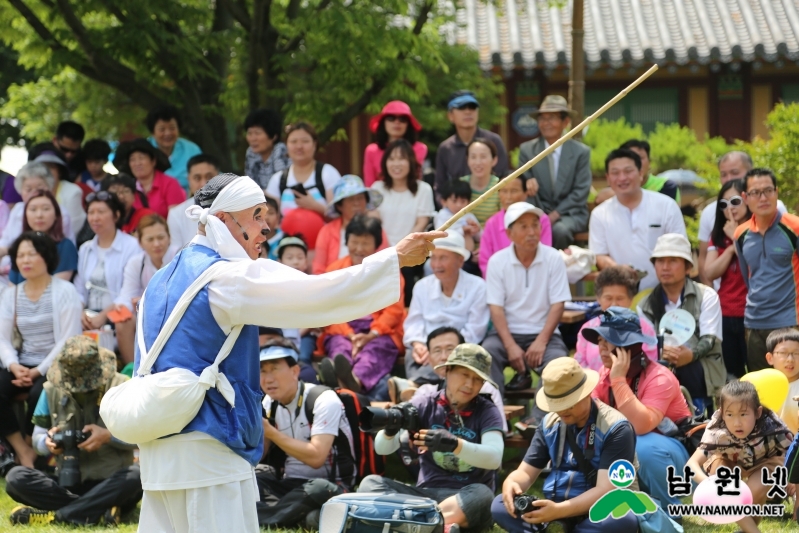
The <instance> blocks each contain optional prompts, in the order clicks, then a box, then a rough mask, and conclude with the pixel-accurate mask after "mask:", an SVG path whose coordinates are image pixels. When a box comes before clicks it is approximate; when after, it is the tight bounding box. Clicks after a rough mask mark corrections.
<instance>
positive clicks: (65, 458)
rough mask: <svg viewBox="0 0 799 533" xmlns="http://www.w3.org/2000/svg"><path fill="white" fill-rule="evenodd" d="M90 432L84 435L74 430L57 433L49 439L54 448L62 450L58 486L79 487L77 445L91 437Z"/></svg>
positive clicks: (78, 451)
mask: <svg viewBox="0 0 799 533" xmlns="http://www.w3.org/2000/svg"><path fill="white" fill-rule="evenodd" d="M91 435H92V434H91V432H89V431H87V432H86V433H84V432H83V431H80V430H75V429H64V430H62V431H58V432H56V433H55V434H53V436H52V437H51V438H52V439H53V442H54V443H55V445H56V447H58V448H62V449H63V450H64V453H63V454H62V456H61V457H62V459H61V468H59V470H58V484H59V485H61V486H62V487H76V486H78V485H80V455H79V454H80V450H79V449H78V444H80V443H82V442H84V441H85V440H86V439H88V438H89V437H91Z"/></svg>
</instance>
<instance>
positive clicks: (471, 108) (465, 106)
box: [455, 103, 477, 111]
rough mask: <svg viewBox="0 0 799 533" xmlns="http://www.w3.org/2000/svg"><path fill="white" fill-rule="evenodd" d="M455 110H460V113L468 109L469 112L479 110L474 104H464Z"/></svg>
mask: <svg viewBox="0 0 799 533" xmlns="http://www.w3.org/2000/svg"><path fill="white" fill-rule="evenodd" d="M455 109H458V110H459V111H464V110H466V109H468V110H469V111H474V110H475V109H477V104H472V103H468V104H463V105H459V106H458V107H456V108H455Z"/></svg>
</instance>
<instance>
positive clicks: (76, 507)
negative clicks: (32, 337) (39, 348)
mask: <svg viewBox="0 0 799 533" xmlns="http://www.w3.org/2000/svg"><path fill="white" fill-rule="evenodd" d="M127 379H128V378H127V376H123V375H122V374H119V373H117V371H116V357H114V352H111V351H109V350H106V349H105V348H100V347H99V346H97V342H95V341H94V340H93V339H91V338H89V337H86V336H84V335H77V336H74V337H71V338H69V339H68V340H67V341H66V343H64V345H63V348H62V349H61V350H59V354H58V357H56V359H55V360H54V361H53V365H52V366H51V367H50V370H49V371H48V372H47V382H46V383H45V384H44V391H43V392H42V395H41V396H39V401H38V403H37V404H36V410H35V412H34V421H35V424H36V428H35V430H34V433H33V444H34V448H35V449H36V452H37V453H38V454H40V455H50V454H52V455H54V456H55V458H56V471H57V472H60V474H61V480H56V479H52V478H50V477H48V476H47V475H46V474H45V473H43V472H40V471H38V470H34V469H33V468H29V467H26V466H17V467H15V468H12V469H11V471H10V472H9V473H8V474H7V475H6V492H7V493H8V495H9V496H10V497H11V498H12V499H13V500H14V501H17V502H19V503H21V504H22V505H21V506H19V507H16V508H15V509H14V510H13V511H11V523H12V524H15V525H16V524H28V525H45V524H49V523H53V524H71V525H75V526H85V525H87V524H105V525H109V526H111V525H117V524H119V522H120V520H121V517H122V515H124V514H126V513H128V512H130V511H132V510H133V509H134V508H135V507H136V505H137V504H138V503H139V500H141V498H142V485H141V476H140V471H139V465H137V464H134V463H133V449H134V448H135V445H132V444H126V443H124V442H121V441H119V440H117V439H115V438H114V436H113V435H111V432H110V431H108V429H106V426H105V422H103V420H102V418H100V415H99V410H98V408H97V406H98V405H99V403H100V398H101V397H102V395H103V393H104V392H105V391H108V390H109V389H111V388H113V387H116V386H119V385H121V384H122V383H124V382H125V381H127ZM67 431H72V432H82V433H83V434H84V435H85V437H86V440H84V441H83V442H80V443H79V444H78V450H79V453H78V458H79V462H78V464H79V465H80V466H79V468H80V472H79V474H78V476H76V479H74V480H73V481H72V483H74V484H69V485H68V486H64V485H65V484H67V483H69V481H68V480H66V479H64V475H65V474H66V472H65V471H64V467H65V461H64V452H65V451H67V450H66V446H63V445H61V444H59V443H58V442H57V441H56V438H55V435H56V434H58V433H62V434H64V432H67Z"/></svg>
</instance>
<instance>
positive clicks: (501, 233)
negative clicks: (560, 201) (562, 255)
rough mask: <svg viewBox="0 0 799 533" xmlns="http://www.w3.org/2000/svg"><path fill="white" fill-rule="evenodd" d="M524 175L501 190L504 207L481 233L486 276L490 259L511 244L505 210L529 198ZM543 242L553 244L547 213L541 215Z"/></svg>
mask: <svg viewBox="0 0 799 533" xmlns="http://www.w3.org/2000/svg"><path fill="white" fill-rule="evenodd" d="M524 183H525V180H524V175H521V176H519V177H518V178H516V179H515V180H513V183H508V184H506V185H505V186H504V187H502V188H501V189H500V190H499V193H498V194H499V205H500V207H501V208H502V209H501V210H500V211H497V212H496V213H494V214H493V215H492V216H491V218H489V219H488V220H487V221H486V223H485V226H484V227H483V233H482V234H481V235H480V271H481V272H482V273H483V277H485V276H486V270H487V269H488V260H489V259H491V256H492V255H494V254H495V253H497V252H498V251H500V250H504V249H505V248H507V247H508V246H510V239H509V238H508V232H507V231H506V230H505V210H506V209H507V208H508V207H510V206H511V204H515V203H516V202H524V201H526V200H527V191H526V190H525V188H524ZM540 218H541V244H546V245H547V246H552V224H551V223H550V222H549V217H548V216H547V215H542V216H541V217H540Z"/></svg>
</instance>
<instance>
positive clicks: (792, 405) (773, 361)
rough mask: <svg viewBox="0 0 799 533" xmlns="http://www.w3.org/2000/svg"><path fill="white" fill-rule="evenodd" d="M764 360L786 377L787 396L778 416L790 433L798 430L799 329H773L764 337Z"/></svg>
mask: <svg viewBox="0 0 799 533" xmlns="http://www.w3.org/2000/svg"><path fill="white" fill-rule="evenodd" d="M766 348H767V349H768V353H767V354H766V361H768V364H770V365H771V366H773V367H774V368H775V369H776V370H779V371H780V372H782V373H783V374H785V377H786V378H788V397H787V398H786V399H785V403H784V404H782V409H781V410H780V412H779V415H780V418H781V419H782V421H783V422H785V425H786V426H788V429H790V430H791V433H793V434H794V435H796V433H797V431H799V403H798V402H797V401H796V399H795V397H796V396H799V331H797V330H795V329H793V328H783V329H775V330H774V331H772V332H771V333H770V334H769V336H768V338H767V339H766Z"/></svg>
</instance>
